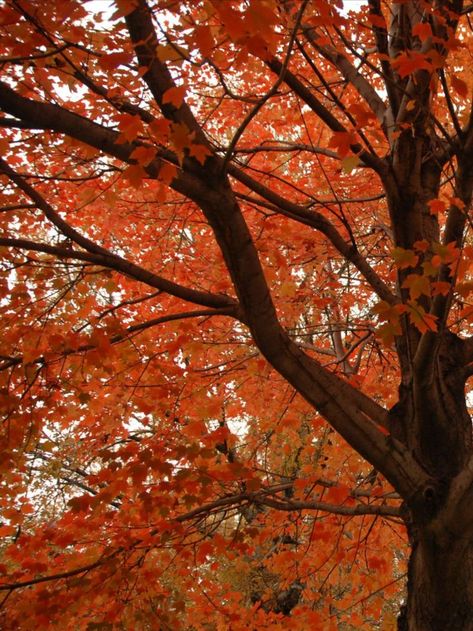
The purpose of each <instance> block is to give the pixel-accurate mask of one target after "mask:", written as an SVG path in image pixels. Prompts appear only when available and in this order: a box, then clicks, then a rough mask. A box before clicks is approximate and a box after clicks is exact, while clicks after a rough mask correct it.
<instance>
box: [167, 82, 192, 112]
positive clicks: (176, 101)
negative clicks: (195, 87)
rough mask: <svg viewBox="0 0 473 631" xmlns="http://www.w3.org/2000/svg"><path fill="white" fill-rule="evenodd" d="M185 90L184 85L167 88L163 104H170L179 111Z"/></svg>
mask: <svg viewBox="0 0 473 631" xmlns="http://www.w3.org/2000/svg"><path fill="white" fill-rule="evenodd" d="M186 90H187V88H186V86H184V85H181V86H175V87H173V88H169V89H168V90H166V92H165V93H164V94H163V104H164V105H165V104H166V103H170V104H171V105H174V107H176V108H178V109H179V108H180V107H181V105H182V103H183V101H184V96H185V94H186Z"/></svg>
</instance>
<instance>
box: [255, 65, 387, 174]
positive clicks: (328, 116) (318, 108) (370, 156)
mask: <svg viewBox="0 0 473 631" xmlns="http://www.w3.org/2000/svg"><path fill="white" fill-rule="evenodd" d="M266 64H267V66H268V67H269V68H270V69H271V70H272V71H273V72H274V73H276V74H277V75H278V76H279V74H280V73H281V72H282V70H283V64H282V62H281V61H279V59H277V58H276V57H272V58H271V59H270V60H268V61H267V62H266ZM284 82H285V83H286V84H287V85H288V86H289V87H290V88H291V89H292V90H293V91H294V92H295V94H297V96H298V97H299V98H301V99H302V100H303V101H304V103H305V104H306V105H308V106H309V107H310V109H311V110H312V111H313V112H314V113H315V114H316V115H317V116H318V117H319V118H320V120H321V121H323V122H324V123H325V124H326V125H327V127H328V128H329V129H331V130H332V131H333V132H343V133H347V129H346V128H345V127H344V125H342V123H341V122H340V121H339V120H338V118H336V116H334V115H333V114H332V112H331V111H330V110H328V109H327V108H326V107H325V105H323V103H322V102H321V101H319V99H318V98H317V97H316V96H315V95H314V93H313V91H312V90H310V89H309V88H308V87H306V86H305V85H304V84H303V83H302V81H301V80H300V79H298V78H297V77H296V76H295V75H294V74H293V73H292V72H291V71H290V70H288V69H285V72H284ZM351 150H352V151H353V153H354V154H356V155H357V156H358V157H359V158H360V160H361V161H362V162H363V163H364V164H365V165H366V166H369V167H371V168H372V169H373V170H374V171H376V172H377V173H378V174H379V175H385V174H386V172H387V164H386V163H385V161H384V160H383V159H382V158H380V157H379V156H377V155H376V154H374V153H371V152H370V151H366V149H364V148H363V147H362V146H361V145H360V144H358V143H354V144H352V145H351Z"/></svg>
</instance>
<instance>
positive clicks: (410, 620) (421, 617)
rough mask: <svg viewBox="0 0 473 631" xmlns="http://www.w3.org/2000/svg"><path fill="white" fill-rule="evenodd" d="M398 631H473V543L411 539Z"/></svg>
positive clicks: (423, 537)
mask: <svg viewBox="0 0 473 631" xmlns="http://www.w3.org/2000/svg"><path fill="white" fill-rule="evenodd" d="M398 629H399V631H473V542H472V541H471V540H461V539H457V540H451V539H445V541H443V542H439V541H436V538H435V537H434V536H432V535H431V534H430V533H429V532H428V531H427V532H425V531H424V532H421V533H420V534H419V535H416V536H415V537H414V541H413V549H412V555H411V559H410V562H409V578H408V593H407V603H406V605H405V606H404V607H403V610H402V612H401V615H400V617H399V621H398Z"/></svg>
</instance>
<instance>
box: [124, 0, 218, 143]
mask: <svg viewBox="0 0 473 631" xmlns="http://www.w3.org/2000/svg"><path fill="white" fill-rule="evenodd" d="M126 24H127V27H128V31H129V33H130V39H131V42H132V44H133V46H134V48H135V52H136V56H137V59H138V63H139V65H140V68H141V69H142V70H143V79H144V80H145V82H146V84H147V86H148V88H149V90H150V92H151V94H152V95H153V97H154V99H155V101H156V103H157V104H158V106H159V108H160V109H161V111H162V112H163V114H164V116H165V117H166V118H168V119H169V120H172V121H174V122H176V123H182V124H184V125H186V127H187V128H188V129H189V132H193V133H194V140H195V141H196V142H197V143H199V144H201V145H204V146H205V147H207V149H210V144H209V142H208V140H207V137H206V135H205V133H204V132H203V130H202V129H201V127H200V125H199V123H198V122H197V120H196V119H195V117H194V114H193V113H192V111H191V109H190V107H189V106H188V105H187V103H186V102H185V101H184V100H183V101H182V103H181V105H180V106H179V107H176V106H175V105H174V104H172V103H170V102H165V100H164V99H163V97H164V95H165V94H166V92H167V91H168V90H170V89H172V88H175V87H176V83H175V81H174V79H173V78H172V75H171V73H170V71H169V69H168V68H167V66H166V64H164V63H163V62H162V61H160V59H159V58H158V56H157V48H158V44H159V42H158V38H157V36H156V31H155V29H154V26H153V19H152V14H151V9H150V8H149V6H148V3H147V1H146V0H137V2H136V9H135V10H134V11H132V12H131V13H129V14H128V15H127V16H126Z"/></svg>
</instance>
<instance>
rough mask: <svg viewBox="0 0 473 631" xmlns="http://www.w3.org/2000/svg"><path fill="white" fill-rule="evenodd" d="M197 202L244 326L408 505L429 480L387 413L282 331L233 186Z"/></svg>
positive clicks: (280, 371)
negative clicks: (390, 430)
mask: <svg viewBox="0 0 473 631" xmlns="http://www.w3.org/2000/svg"><path fill="white" fill-rule="evenodd" d="M194 201H196V202H197V203H198V204H199V206H200V207H201V209H202V211H203V212H204V214H205V216H206V218H207V220H208V222H209V224H210V225H211V227H212V228H213V230H214V233H215V236H216V239H217V242H218V244H219V246H220V248H221V250H222V254H223V256H224V259H225V261H226V264H227V267H228V270H229V272H230V275H231V277H232V280H233V283H234V286H235V289H236V292H237V294H238V298H239V301H240V305H241V307H242V309H243V313H244V317H245V322H246V324H247V325H248V327H249V329H250V331H251V334H252V336H253V339H254V340H255V342H256V344H257V346H258V348H259V350H260V351H261V353H262V354H263V355H264V356H265V357H266V359H267V360H268V361H269V362H270V364H271V365H272V366H273V367H274V368H275V369H276V370H277V371H278V372H279V373H280V374H281V375H282V376H284V377H285V379H286V380H287V381H288V382H289V383H290V384H291V385H292V386H293V387H294V388H295V389H296V390H297V391H298V392H299V393H300V394H301V395H302V396H303V397H304V398H305V399H306V400H307V401H308V402H309V403H311V405H313V406H314V407H315V408H316V409H317V410H318V411H319V412H320V413H321V414H322V416H324V417H325V419H326V420H327V421H328V422H329V423H330V424H331V425H332V426H333V427H334V429H335V430H336V431H338V433H339V434H340V435H341V436H342V437H343V438H345V440H346V441H347V442H348V443H349V444H350V445H351V446H352V447H353V448H354V449H356V450H357V451H358V452H359V453H360V454H361V455H362V456H363V457H364V458H366V460H368V461H369V462H371V463H372V464H373V466H374V467H376V468H377V469H378V470H379V471H381V472H382V473H383V474H384V475H385V477H386V478H387V479H388V480H389V481H390V482H391V484H392V485H393V486H394V487H395V488H396V490H398V491H399V493H400V494H401V495H402V496H403V497H404V498H406V499H411V498H412V497H413V496H415V495H417V494H418V493H419V491H420V489H421V488H422V486H423V485H426V484H427V483H428V481H429V476H428V475H427V474H426V473H425V472H424V471H423V470H422V469H421V467H420V466H419V465H418V464H417V463H416V461H415V460H414V458H413V457H412V455H411V454H410V452H409V451H408V450H407V449H406V448H405V447H404V446H403V445H401V444H400V443H399V442H398V441H396V440H394V439H392V438H391V437H389V436H388V437H387V436H386V435H385V434H384V433H383V432H382V431H380V429H379V427H378V426H377V424H379V425H383V424H384V423H385V414H386V413H385V410H384V409H383V408H381V407H380V406H379V405H378V404H376V403H375V402H374V401H373V400H371V399H370V398H369V397H367V396H366V395H364V394H363V393H362V392H360V391H358V390H357V389H355V388H353V387H352V386H351V385H350V384H349V383H348V382H346V381H344V380H343V379H341V378H340V377H338V376H337V375H335V374H333V373H331V372H329V371H328V370H327V369H325V368H324V367H323V366H321V365H320V364H319V363H318V362H317V361H316V360H314V359H312V358H311V357H309V356H308V355H306V354H305V353H304V352H303V351H302V350H301V349H300V348H299V347H298V346H297V345H296V344H295V343H294V342H292V341H291V339H290V338H289V336H288V335H287V333H286V332H285V331H284V329H283V328H282V327H281V325H280V323H279V321H278V318H277V315H276V311H275V307H274V304H273V301H272V298H271V294H270V291H269V288H268V285H267V283H266V279H265V276H264V273H263V270H262V267H261V263H260V260H259V257H258V253H257V251H256V248H255V245H254V242H253V240H252V237H251V234H250V232H249V230H248V226H247V225H246V223H245V220H244V218H243V216H242V213H241V211H240V208H239V207H238V204H237V201H236V199H235V197H234V194H233V192H232V190H231V188H230V185H229V184H228V183H222V185H221V187H220V189H219V190H218V191H215V192H212V194H207V195H205V196H203V197H201V198H200V199H198V198H196V199H195V200H194Z"/></svg>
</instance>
